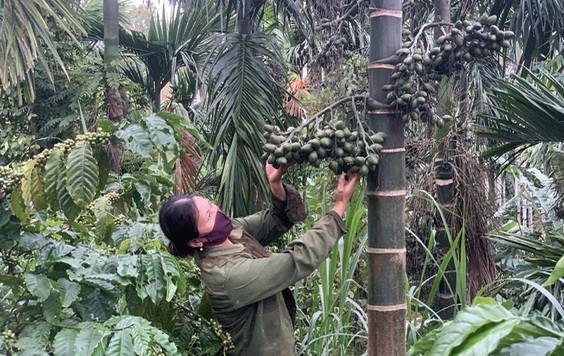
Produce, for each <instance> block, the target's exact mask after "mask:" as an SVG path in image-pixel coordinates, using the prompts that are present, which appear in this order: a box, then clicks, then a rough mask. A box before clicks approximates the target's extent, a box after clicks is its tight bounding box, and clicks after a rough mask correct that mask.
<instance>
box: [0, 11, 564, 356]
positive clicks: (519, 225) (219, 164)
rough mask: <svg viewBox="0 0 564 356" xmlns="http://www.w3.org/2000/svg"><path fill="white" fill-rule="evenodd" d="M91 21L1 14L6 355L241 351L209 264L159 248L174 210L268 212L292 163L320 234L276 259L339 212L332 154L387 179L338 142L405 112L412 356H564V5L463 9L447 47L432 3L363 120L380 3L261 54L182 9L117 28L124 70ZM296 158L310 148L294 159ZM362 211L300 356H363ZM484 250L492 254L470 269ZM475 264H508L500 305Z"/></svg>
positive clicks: (1, 341)
mask: <svg viewBox="0 0 564 356" xmlns="http://www.w3.org/2000/svg"><path fill="white" fill-rule="evenodd" d="M78 3H80V4H81V5H84V6H83V7H80V8H77V6H78V5H77V2H76V1H67V0H26V1H21V2H18V1H14V0H10V1H8V0H5V1H3V2H1V4H2V6H3V12H2V14H1V16H2V28H1V29H0V54H1V55H2V56H0V58H2V62H3V66H2V68H0V82H1V84H2V88H3V90H2V93H1V96H0V257H1V259H0V294H1V295H2V298H1V299H0V329H1V330H2V334H1V335H0V352H1V353H5V354H24V355H25V354H28V355H31V354H33V355H47V354H55V355H74V354H85V355H90V354H109V355H123V354H126V355H127V354H132V355H133V354H137V355H175V354H183V355H193V354H198V355H214V354H216V353H217V352H218V351H219V350H220V348H221V347H222V346H225V347H229V344H230V338H229V335H227V334H226V333H224V332H223V331H222V330H221V327H220V326H219V325H217V323H215V322H214V320H213V315H212V313H211V310H210V309H209V305H208V303H207V302H206V300H205V296H203V294H202V286H201V282H200V280H199V277H198V270H197V268H196V267H195V265H194V263H193V262H192V261H191V260H179V259H176V258H174V257H172V256H171V255H170V254H169V253H168V252H167V251H166V248H165V247H164V245H165V243H166V240H165V238H164V236H163V234H162V232H161V231H160V229H159V227H158V221H157V212H158V209H159V207H160V205H161V204H162V202H163V201H164V200H165V199H166V198H167V197H168V196H170V195H171V194H172V192H173V191H174V192H183V191H186V190H190V191H191V192H195V193H200V194H205V195H207V196H209V197H211V198H212V199H214V200H216V201H217V202H218V204H219V205H220V206H221V207H222V208H223V209H224V210H226V211H228V212H230V213H233V214H234V215H242V214H245V213H249V212H252V211H255V210H257V209H260V208H262V207H263V205H264V204H265V198H264V197H266V196H267V195H268V194H267V193H268V192H267V184H266V181H265V179H264V173H263V172H264V171H263V170H264V161H265V160H267V159H270V160H271V161H272V162H273V163H276V162H278V163H279V164H281V163H284V162H283V161H281V160H280V159H282V158H283V159H288V158H292V155H293V154H296V155H298V156H297V158H299V160H301V161H304V162H311V163H312V164H311V165H307V164H300V165H297V166H294V167H292V169H291V171H290V172H289V173H288V174H287V177H286V179H288V181H290V182H291V183H293V184H294V185H296V186H298V188H299V189H301V190H302V191H303V192H304V199H305V201H306V204H307V207H308V211H309V213H310V215H309V217H308V219H307V220H306V221H305V223H304V224H303V225H300V226H298V227H296V228H295V229H294V230H292V231H291V232H290V233H289V234H288V236H287V237H286V240H285V241H280V242H278V243H277V244H276V245H274V246H271V247H269V248H271V249H272V250H273V251H279V250H281V249H283V248H284V243H285V242H286V241H288V240H290V239H292V238H295V237H296V236H299V234H300V233H301V232H303V231H305V230H306V229H307V228H308V227H311V226H312V225H313V223H314V222H315V221H316V220H317V219H318V218H319V217H320V216H322V215H323V214H324V213H325V212H326V209H327V208H328V207H329V206H330V200H331V192H332V189H333V185H334V176H335V175H334V173H333V172H331V171H330V170H329V169H326V165H325V164H324V163H322V161H321V160H320V159H319V158H320V155H322V154H323V153H322V152H323V151H321V150H320V148H323V149H324V150H325V149H329V148H330V149H331V154H334V155H335V157H333V158H335V160H334V161H333V162H337V165H335V164H333V166H332V167H331V166H330V167H329V168H332V170H333V171H336V172H337V173H339V172H341V171H343V170H344V169H347V168H351V167H357V168H356V169H358V170H361V169H362V170H363V171H368V172H363V173H366V174H370V173H369V172H373V171H375V170H377V163H378V156H377V155H376V153H377V152H379V151H380V149H381V146H380V144H381V143H382V142H383V141H384V140H385V133H382V134H379V133H378V134H376V136H377V137H376V136H374V135H370V134H367V135H361V134H360V133H357V132H355V133H356V137H355V140H354V141H355V144H358V145H359V146H361V145H362V144H364V146H367V147H368V148H370V147H371V145H376V146H373V148H372V149H371V154H368V153H366V152H360V151H359V152H357V153H358V154H356V155H353V153H354V151H355V147H352V146H351V147H350V151H351V152H344V146H345V144H346V143H348V141H347V138H345V136H347V137H348V138H350V137H351V136H352V135H353V132H351V130H349V128H353V127H354V129H355V130H356V129H358V130H361V128H362V129H364V125H363V123H365V122H366V121H367V117H368V115H367V112H368V111H369V110H378V109H389V108H391V107H393V108H399V109H400V110H401V111H402V113H403V117H404V121H406V123H407V135H406V136H407V138H408V145H407V148H408V151H407V152H408V153H407V156H408V157H407V165H408V168H409V171H408V180H409V184H408V188H409V190H410V191H409V193H410V194H411V196H410V197H409V200H408V205H407V209H406V221H407V222H408V228H407V231H406V237H407V239H408V241H411V242H412V244H411V245H410V244H408V247H409V248H408V255H409V260H410V261H411V265H412V266H411V268H408V275H407V276H406V282H407V284H408V287H407V288H406V303H407V305H408V319H407V326H408V329H407V330H408V334H407V338H406V343H407V345H408V348H410V350H409V354H410V355H434V354H444V355H447V354H456V355H460V354H476V353H484V354H504V355H505V354H507V355H520V354H523V355H530V354H533V353H534V354H539V355H557V354H560V353H562V352H563V351H564V337H563V336H562V335H563V333H564V324H563V320H564V310H563V303H562V293H563V290H564V289H563V286H564V224H563V220H562V219H563V211H564V208H563V207H562V202H563V201H564V199H563V192H564V188H563V187H564V183H563V182H564V177H563V175H562V172H564V169H563V168H564V150H563V147H562V132H564V130H562V129H559V128H561V127H563V125H564V120H563V113H564V106H563V104H562V97H563V95H564V89H563V88H564V77H563V76H562V75H561V74H560V73H562V68H563V67H564V60H563V57H562V56H561V55H558V48H561V47H559V46H561V45H562V36H557V34H562V33H564V26H563V25H562V19H561V18H559V17H558V16H556V15H555V14H560V13H562V10H563V9H562V5H561V4H559V3H558V1H555V0H552V1H549V0H547V1H538V2H537V1H525V0H523V1H515V2H505V1H479V2H478V3H479V5H480V6H478V8H480V10H481V11H485V12H486V15H482V14H478V13H475V11H477V10H472V9H471V7H469V5H467V4H464V2H457V3H453V4H452V16H453V19H454V21H453V24H452V25H453V26H450V27H449V29H448V31H447V30H445V31H444V32H443V33H442V36H437V37H436V38H435V36H433V33H432V31H429V30H430V29H435V28H439V27H440V26H446V25H445V24H441V25H437V24H434V25H431V24H430V22H431V18H432V12H431V7H430V6H429V4H428V2H421V1H411V2H407V3H406V4H405V7H404V12H405V14H409V15H410V16H404V18H405V29H406V30H405V32H404V48H403V49H400V50H399V51H398V53H397V55H396V56H395V57H393V58H390V59H388V60H387V62H386V63H384V64H386V65H390V66H393V67H394V68H395V69H394V74H393V75H392V78H391V80H390V83H389V85H388V86H386V87H384V88H383V90H386V91H388V92H389V97H388V99H389V100H388V102H386V103H378V102H374V101H371V100H370V99H368V98H367V92H368V83H367V76H366V66H367V63H366V57H367V56H366V50H365V49H366V46H367V41H368V32H367V30H368V29H367V26H366V24H367V14H368V11H369V8H368V5H367V2H362V1H346V0H332V1H327V2H325V3H324V4H323V6H321V3H320V2H315V1H304V2H303V7H302V8H299V6H298V4H297V3H295V2H287V1H262V2H252V4H251V5H252V11H251V14H250V15H251V17H252V26H251V28H252V31H251V33H246V34H242V33H239V32H237V29H236V28H235V27H234V24H235V25H237V26H239V25H240V23H241V22H242V19H241V18H238V17H237V16H236V15H235V12H234V11H232V10H236V8H237V6H238V4H239V3H241V2H239V1H225V2H218V4H219V5H218V4H216V3H215V2H211V1H204V0H198V1H171V3H173V4H174V7H173V9H174V11H173V13H172V16H171V17H170V18H169V17H166V16H162V14H161V15H158V16H154V17H153V18H152V19H151V20H150V21H147V19H143V21H141V19H140V22H144V23H148V24H147V25H146V32H141V30H139V31H137V30H129V29H128V28H129V27H128V25H127V24H126V23H122V24H121V28H120V50H121V52H122V53H121V54H122V58H121V59H120V61H119V66H118V67H119V71H109V70H108V68H107V67H106V66H105V64H104V62H103V56H102V55H101V51H100V48H101V47H102V44H103V43H102V42H101V41H102V38H103V32H102V28H103V27H102V24H101V20H102V19H101V18H100V14H99V13H98V12H100V9H101V3H96V1H89V2H85V4H83V2H78ZM16 5H18V6H16ZM543 6H546V8H550V9H553V11H552V12H551V11H544V10H542V9H543ZM25 9H27V10H25ZM121 10H123V8H120V11H121ZM40 13H43V14H48V15H49V16H46V20H43V19H42V17H41V16H39V15H38V14H40ZM551 13H552V15H551ZM415 15H417V16H415ZM537 19H538V21H537ZM45 21H46V22H45ZM132 21H135V19H133V20H132ZM421 21H423V22H421ZM28 22H29V23H31V24H32V25H29V26H28V25H26V23H28ZM420 22H421V23H420ZM46 29H48V30H46ZM16 33H21V34H22V37H21V38H20V41H17V43H16V41H11V40H10V38H15V35H14V34H16ZM513 34H515V39H514V40H512V39H513ZM510 39H511V40H512V41H511V42H508V40H510ZM541 40H542V41H544V42H538V41H541ZM18 51H19V52H18ZM13 53H16V54H17V55H15V56H14V57H13V58H14V61H13V62H11V61H7V60H6V58H12V57H10V56H11V55H12V54H13ZM518 55H519V56H518ZM518 64H525V65H527V67H528V68H526V69H522V68H524V67H517V65H518ZM504 72H510V73H511V74H512V75H507V76H506V77H505V78H500V73H504ZM287 73H289V75H287ZM307 73H309V74H307ZM288 77H290V78H292V79H290V80H288ZM169 84H170V85H169ZM107 88H119V96H120V98H121V99H120V100H123V104H124V107H125V108H126V110H125V113H126V115H125V117H124V118H123V120H121V121H119V120H114V121H111V120H109V116H108V105H109V101H111V100H109V98H108V91H107ZM163 88H165V89H164V90H163ZM168 88H170V90H171V91H172V93H171V95H170V96H167V95H164V91H166V90H168ZM161 97H162V98H163V99H165V100H162V101H161ZM165 97H166V98H165ZM312 118H313V120H312ZM428 123H434V124H436V126H433V125H428ZM266 125H277V126H278V127H279V129H278V131H276V129H275V128H274V127H273V126H270V127H269V126H266ZM330 125H333V127H329V126H330ZM336 125H338V127H337V126H336ZM343 125H345V126H347V125H348V127H346V129H347V130H348V131H349V132H346V131H345V129H344V128H343V127H342V126H343ZM294 127H298V129H297V130H295V129H294ZM312 127H315V128H317V129H318V130H313V129H312ZM329 129H330V130H331V133H329V131H327V132H324V130H329ZM474 129H476V130H474ZM441 130H442V131H441ZM265 131H270V132H267V133H266V135H265V136H264V137H263V134H264V133H265ZM353 131H354V130H353ZM337 132H340V133H338V134H337ZM437 132H443V133H445V136H446V137H447V139H448V140H449V141H448V142H449V144H448V145H451V147H450V150H451V151H450V152H451V153H452V152H453V154H452V156H453V157H454V158H455V161H453V162H454V163H453V165H456V168H457V174H458V177H457V178H456V179H457V184H458V187H459V189H458V190H457V191H456V193H455V194H456V195H457V196H458V200H456V202H457V204H460V206H459V207H457V208H452V210H449V209H445V207H444V206H441V205H440V204H439V203H438V202H437V200H436V199H435V198H434V194H435V192H434V191H433V188H432V185H431V183H432V176H431V175H430V174H429V172H431V171H432V170H433V169H434V167H433V160H434V157H435V152H434V151H433V150H435V149H437V147H438V146H440V144H439V143H436V142H433V141H432V140H426V139H427V138H430V137H432V136H433V134H436V133H437ZM286 134H287V135H286ZM283 135H286V136H284V137H282V136H283ZM290 135H292V137H293V136H294V135H295V136H296V137H303V138H307V142H294V143H298V145H292V144H290V143H289V142H290V141H291V139H292V138H291V137H290ZM316 135H317V136H316ZM341 135H342V136H343V137H341ZM370 136H372V138H370ZM359 137H363V138H364V139H365V140H366V139H369V140H370V142H368V141H366V142H362V143H359V142H360V140H358V138H359ZM324 138H328V140H329V141H328V140H325V142H323V143H322V142H321V141H322V140H323V139H324ZM269 140H270V142H269ZM284 140H287V141H288V142H286V146H284V145H283V141H284ZM313 140H318V141H319V142H315V143H312V141H313ZM274 141H276V142H274ZM267 144H271V146H268V145H267ZM288 144H289V146H288ZM308 144H309V145H310V147H307V148H304V147H306V146H307V145H308ZM448 145H447V146H448ZM298 146H299V147H298ZM312 146H316V147H312ZM324 146H327V147H324ZM341 146H342V147H341ZM263 147H264V149H265V150H266V151H267V152H266V153H267V154H266V155H264V157H263V158H262V160H261V154H262V153H265V152H263ZM340 148H343V155H342V157H339V156H340V155H341V152H340V151H338V149H340ZM356 148H358V149H359V150H361V148H360V147H356ZM348 149H349V148H348V147H347V150H348ZM486 150H487V153H488V154H489V155H490V156H493V157H495V159H493V158H492V159H490V158H488V160H486V159H485V158H484V157H483V156H482V154H481V153H482V152H484V151H486ZM306 151H307V152H306ZM314 152H315V155H313V153H314ZM302 153H303V154H302ZM305 153H307V158H306V156H305ZM344 153H347V154H348V153H350V155H347V158H350V159H351V160H352V161H351V162H348V163H347V164H345V155H344ZM360 153H362V155H361V154H360ZM325 154H327V151H325ZM353 156H354V157H353ZM357 158H358V162H356V161H355V160H356V159H357ZM338 159H342V162H341V161H338ZM369 159H370V161H369ZM461 162H462V164H460V163H461ZM340 163H342V164H340ZM364 167H365V168H364ZM478 172H479V173H478ZM482 172H483V173H482ZM471 176H472V177H471ZM488 177H489V180H488ZM496 177H498V178H496ZM490 181H491V182H492V184H489V182H490ZM425 182H428V183H429V184H427V185H425ZM496 184H497V188H496ZM484 185H488V189H489V191H488V193H489V196H490V197H491V198H492V199H487V198H485V195H486V194H485V189H483V188H482V187H483V186H484ZM500 185H501V186H502V188H499V186H500ZM365 188H366V187H365V186H364V184H361V185H360V187H359V189H358V191H357V192H356V194H355V196H354V199H353V201H352V202H351V206H350V208H349V210H348V212H347V216H346V222H347V227H348V233H347V234H346V235H345V236H344V237H343V239H342V240H340V241H339V243H338V244H337V245H336V246H335V248H334V249H333V251H332V253H331V254H330V256H329V257H328V259H327V260H326V261H325V262H324V263H323V264H322V265H321V266H320V268H319V270H318V271H317V272H316V273H314V274H313V275H311V276H309V277H308V278H306V279H304V280H303V281H300V282H299V283H298V284H297V285H296V286H295V287H294V294H295V296H296V299H297V301H298V307H299V312H298V320H297V324H296V339H297V340H298V347H299V349H300V350H301V351H302V352H303V353H304V354H306V355H322V354H335V355H359V354H362V353H363V352H365V350H366V344H367V338H368V320H367V313H366V310H365V309H366V303H367V302H366V297H367V294H366V286H365V282H364V281H365V280H366V276H367V274H368V273H369V272H370V271H368V268H367V261H366V256H365V254H364V253H363V252H364V247H365V244H366V240H367V219H368V218H369V217H367V216H366V215H367V214H366V203H365ZM421 188H427V190H428V191H429V192H422V191H420V190H419V189H421ZM490 200H491V201H490ZM420 202H424V203H420ZM486 204H489V205H487V206H486ZM492 208H493V209H494V211H496V212H495V214H493V213H492V214H486V213H485V212H486V211H491V210H492ZM469 212H470V213H469ZM472 213H473V214H474V215H473V214H472ZM476 213H477V214H481V216H480V217H479V220H478V219H477V218H476ZM452 215H457V216H458V218H459V219H458V220H457V221H456V224H457V225H456V226H453V229H452V230H451V229H448V226H447V230H448V231H449V234H448V244H449V245H448V248H447V250H444V251H443V253H442V255H441V256H437V254H436V253H435V252H436V251H435V250H436V243H437V242H436V239H435V238H436V235H437V231H438V229H439V227H440V226H443V227H444V226H445V225H448V224H449V222H450V221H451V220H450V217H451V216H452ZM484 230H487V233H486V231H484ZM451 231H452V233H451ZM477 231H478V232H479V233H477ZM486 235H487V236H486ZM486 237H487V238H489V240H488V241H491V242H493V243H494V245H493V246H494V250H493V251H485V250H478V249H476V248H475V245H474V243H475V242H476V241H480V240H483V239H485V238H486ZM476 253H487V254H490V253H491V255H492V256H494V257H495V261H496V267H497V269H496V273H497V276H496V278H495V280H494V281H493V282H491V283H488V284H484V283H479V282H476V280H473V278H472V277H471V274H470V270H471V268H472V264H473V263H475V262H476V261H477V260H480V259H479V257H478V258H476V257H475V256H476ZM470 256H471V257H470ZM488 257H489V255H488ZM453 268H454V271H455V273H456V280H455V282H454V283H452V284H448V289H449V291H450V292H451V293H452V294H453V295H454V296H455V298H454V300H455V302H456V305H455V308H454V310H455V316H454V318H453V319H452V320H443V319H442V318H441V317H440V314H441V313H440V312H441V311H440V310H437V309H436V307H435V303H434V301H435V300H436V299H437V296H438V293H439V284H440V283H442V282H441V281H442V280H443V279H445V278H444V277H445V274H446V273H447V271H450V270H452V269H453ZM476 283H478V284H479V286H478V287H477V288H475V287H474V286H475V284H476ZM471 284H472V286H473V287H472V288H470V287H469V285H471ZM474 295H477V297H476V298H471V296H474Z"/></svg>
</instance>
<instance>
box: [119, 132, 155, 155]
mask: <svg viewBox="0 0 564 356" xmlns="http://www.w3.org/2000/svg"><path fill="white" fill-rule="evenodd" d="M116 136H117V137H118V138H120V139H121V140H122V141H123V144H124V146H125V147H127V148H128V149H129V150H130V151H132V152H133V153H135V154H138V155H140V156H141V157H146V158H149V157H151V153H152V152H153V143H152V142H151V139H150V138H149V135H147V133H146V132H145V130H144V129H143V128H142V127H141V126H139V125H137V124H132V125H129V126H128V127H126V128H125V129H123V130H120V131H118V132H116Z"/></svg>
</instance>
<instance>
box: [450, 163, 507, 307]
mask: <svg viewBox="0 0 564 356" xmlns="http://www.w3.org/2000/svg"><path fill="white" fill-rule="evenodd" d="M452 162H453V166H454V169H455V174H454V181H455V190H456V194H455V204H454V206H455V211H454V214H453V220H452V221H451V228H452V229H453V231H460V230H461V229H464V230H465V237H466V254H467V275H468V278H467V287H468V296H469V298H470V299H472V298H473V297H474V296H475V295H476V293H477V292H478V290H480V288H481V287H483V286H484V285H486V284H487V283H490V282H492V281H493V280H494V279H495V278H496V276H497V270H496V267H495V262H494V260H493V246H492V243H491V242H490V240H488V239H486V234H487V232H488V230H489V220H488V219H489V218H491V217H492V216H493V213H494V211H493V209H494V208H493V206H494V205H493V202H491V201H490V200H489V199H488V189H487V187H488V184H487V172H486V170H485V168H484V166H483V165H482V164H480V163H479V162H478V161H477V159H476V157H475V156H472V155H469V154H467V153H465V152H460V153H459V154H457V155H455V156H453V157H452Z"/></svg>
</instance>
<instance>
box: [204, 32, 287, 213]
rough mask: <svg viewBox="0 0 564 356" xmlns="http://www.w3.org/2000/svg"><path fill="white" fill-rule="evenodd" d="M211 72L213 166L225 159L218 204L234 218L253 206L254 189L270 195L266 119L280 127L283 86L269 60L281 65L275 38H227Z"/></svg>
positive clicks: (236, 35)
mask: <svg viewBox="0 0 564 356" xmlns="http://www.w3.org/2000/svg"><path fill="white" fill-rule="evenodd" d="M219 53H220V54H219V55H218V57H217V58H216V59H215V61H214V63H213V65H212V69H211V71H210V80H209V83H208V111H209V117H210V120H211V123H210V134H209V135H210V137H209V139H208V141H209V142H210V143H211V144H212V146H213V148H214V149H213V151H212V153H211V157H210V158H211V164H212V166H215V165H217V164H218V163H220V162H221V163H222V167H221V168H220V172H219V177H220V185H219V191H218V193H219V194H218V196H219V205H220V206H221V207H222V208H223V209H224V210H226V211H227V212H228V213H230V214H233V215H234V216H238V215H244V214H248V213H250V212H252V211H253V209H254V201H253V200H252V199H250V197H251V196H253V195H254V194H252V193H253V192H254V190H255V189H258V192H259V193H260V194H261V196H262V197H267V196H268V187H267V184H266V180H265V176H264V167H263V164H262V162H261V161H260V159H259V157H260V155H261V141H262V132H263V126H264V124H265V122H269V123H275V124H278V125H281V121H280V119H279V118H278V116H279V115H280V114H279V113H280V112H281V110H280V108H281V107H282V103H281V98H282V97H283V95H282V90H281V88H280V87H279V85H278V84H277V83H276V82H275V81H274V79H273V77H272V75H271V73H270V72H269V70H268V65H266V64H265V63H281V59H280V55H279V53H278V52H277V51H276V47H275V46H274V45H273V43H271V42H270V40H269V39H268V38H267V37H265V36H261V35H256V34H255V35H239V34H231V35H227V36H225V38H224V41H223V43H222V45H221V47H220V48H219Z"/></svg>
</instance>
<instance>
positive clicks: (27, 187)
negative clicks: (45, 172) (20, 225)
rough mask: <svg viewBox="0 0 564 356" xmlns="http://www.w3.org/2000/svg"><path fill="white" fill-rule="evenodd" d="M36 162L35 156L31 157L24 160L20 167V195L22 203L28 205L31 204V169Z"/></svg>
mask: <svg viewBox="0 0 564 356" xmlns="http://www.w3.org/2000/svg"><path fill="white" fill-rule="evenodd" d="M36 163H37V158H33V159H30V160H28V161H27V162H25V164H24V166H23V168H22V174H23V177H22V197H23V200H24V204H25V205H26V206H27V207H29V206H30V205H31V194H32V191H31V186H32V184H33V183H32V180H33V177H32V173H33V169H34V168H35V164H36Z"/></svg>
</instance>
